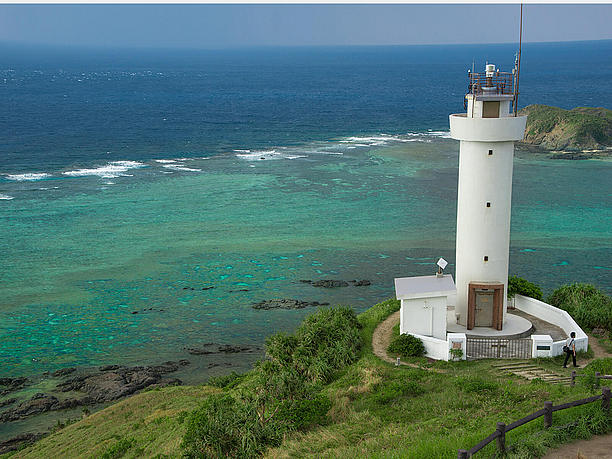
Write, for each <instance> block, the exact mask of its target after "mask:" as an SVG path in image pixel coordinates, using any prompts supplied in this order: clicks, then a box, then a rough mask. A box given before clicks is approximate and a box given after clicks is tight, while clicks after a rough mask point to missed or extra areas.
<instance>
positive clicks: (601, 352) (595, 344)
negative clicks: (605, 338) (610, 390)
mask: <svg viewBox="0 0 612 459" xmlns="http://www.w3.org/2000/svg"><path fill="white" fill-rule="evenodd" d="M588 336H589V346H590V347H591V349H593V358H592V359H587V360H583V361H582V362H580V365H581V366H583V367H584V366H587V365H588V364H589V363H591V362H592V361H593V360H594V359H601V358H603V357H612V354H608V353H607V352H606V350H605V349H604V348H603V347H602V346H601V344H599V341H598V340H597V338H595V337H594V336H591V335H588Z"/></svg>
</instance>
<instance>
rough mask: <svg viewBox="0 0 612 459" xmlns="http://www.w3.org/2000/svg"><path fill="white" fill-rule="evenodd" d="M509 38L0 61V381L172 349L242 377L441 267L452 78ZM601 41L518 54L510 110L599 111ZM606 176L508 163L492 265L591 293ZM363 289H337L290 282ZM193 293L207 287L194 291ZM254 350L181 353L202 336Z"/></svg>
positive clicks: (600, 273)
mask: <svg viewBox="0 0 612 459" xmlns="http://www.w3.org/2000/svg"><path fill="white" fill-rule="evenodd" d="M515 48H516V47H515V46H514V45H486V46H474V45H469V46H468V45H454V46H401V47H400V46H398V47H329V48H253V49H240V50H224V51H196V50H185V51H172V50H121V51H113V50H104V51H101V50H94V49H79V48H64V49H62V48H43V47H18V46H14V45H6V44H5V45H1V46H0V97H1V100H2V101H3V110H2V111H1V112H0V125H1V126H2V137H1V142H0V251H1V253H2V262H1V264H0V279H1V280H0V377H2V376H12V377H15V376H28V377H35V376H36V375H41V374H43V372H46V371H54V370H57V369H59V368H64V367H68V366H95V365H103V364H123V365H144V364H154V363H159V362H161V361H164V360H170V359H172V360H178V359H181V358H187V359H189V360H190V361H191V365H190V366H189V367H187V369H185V370H183V372H182V373H181V374H180V378H181V379H182V380H183V381H184V382H185V383H190V384H195V383H202V382H204V381H206V380H207V379H208V378H209V377H210V376H214V375H218V374H223V373H227V372H229V371H231V370H232V369H233V370H236V371H242V370H244V369H246V368H248V367H249V366H250V365H251V364H252V363H253V361H254V360H255V359H257V358H260V357H261V356H262V351H261V348H262V347H263V343H264V340H265V337H266V336H268V335H269V334H271V333H275V332H278V331H291V330H292V329H293V328H295V327H296V325H297V324H298V323H299V322H300V321H301V320H302V319H303V317H304V316H305V315H307V314H309V313H311V312H312V311H313V309H312V308H305V309H300V310H267V311H266V310H255V309H253V308H252V305H253V303H255V302H258V301H262V300H267V299H272V298H295V299H300V300H305V301H319V302H326V303H330V304H332V305H333V304H344V305H350V306H352V307H354V308H355V310H356V311H363V310H365V309H367V308H368V307H369V306H371V305H373V304H375V303H377V302H380V301H382V300H384V299H386V298H389V297H391V296H393V294H394V291H393V278H394V277H399V276H412V275H424V274H430V273H433V271H434V269H435V266H434V264H435V261H436V260H437V259H438V257H440V256H442V257H444V258H446V259H447V260H448V261H449V262H450V263H451V264H450V266H449V268H447V271H450V272H451V273H453V272H454V265H453V261H454V239H455V215H456V203H455V200H456V192H457V191H456V190H457V167H458V150H459V144H458V142H456V141H454V140H452V139H450V138H449V133H448V115H449V114H450V113H457V112H462V111H463V96H464V93H465V91H466V89H467V76H466V72H467V69H468V68H471V66H472V62H473V61H474V63H475V66H476V68H477V69H481V68H483V67H484V64H485V62H492V63H495V64H497V65H498V66H499V67H501V68H502V70H508V71H509V70H511V68H512V66H513V63H514V52H515ZM611 56H612V41H599V42H575V43H556V44H555V43H550V44H525V45H524V49H523V61H522V73H521V97H520V101H519V102H520V105H521V106H525V105H527V104H531V103H541V104H548V105H557V106H561V107H563V108H572V107H575V106H603V107H607V108H611V107H612V92H611V91H609V86H610V82H611V81H612V59H611ZM611 182H612V162H610V161H609V160H587V161H567V160H552V159H550V158H549V157H548V156H547V155H546V154H538V153H528V152H523V151H518V152H517V154H516V159H515V169H514V187H513V198H512V199H513V205H512V229H511V248H510V273H511V274H517V275H520V276H522V277H525V278H527V279H529V280H531V281H533V282H536V283H538V284H540V285H541V286H542V287H543V288H544V290H545V291H546V292H548V293H549V292H551V291H552V290H553V289H554V288H556V287H558V286H559V285H562V284H564V283H569V282H574V281H577V282H589V283H594V284H595V285H597V286H598V287H600V288H602V289H603V290H605V291H606V292H608V293H611V292H612V277H611V273H612V271H611V269H612V261H611V260H612V232H611V230H610V228H612V212H611V209H612V192H611V187H610V184H611ZM318 279H343V280H353V279H355V280H359V279H367V280H370V281H371V285H370V286H360V287H357V286H349V287H343V288H336V289H322V288H316V287H313V286H312V285H310V284H307V283H303V282H300V280H318ZM210 287H213V288H210ZM209 342H213V343H219V344H239V345H244V346H250V347H252V348H253V349H255V350H256V352H253V353H249V354H236V355H232V356H224V357H223V358H220V357H219V356H193V355H190V354H189V353H188V352H187V350H186V348H188V347H191V346H195V347H197V346H198V345H202V344H204V343H209Z"/></svg>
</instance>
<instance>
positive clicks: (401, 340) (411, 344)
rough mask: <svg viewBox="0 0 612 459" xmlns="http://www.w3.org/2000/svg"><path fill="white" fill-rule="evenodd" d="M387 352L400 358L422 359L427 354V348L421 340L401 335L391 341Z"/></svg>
mask: <svg viewBox="0 0 612 459" xmlns="http://www.w3.org/2000/svg"><path fill="white" fill-rule="evenodd" d="M387 352H389V353H390V354H398V355H399V356H400V357H420V356H422V355H424V354H425V346H424V345H423V341H421V339H420V338H417V337H416V336H412V335H399V336H397V337H396V338H394V339H393V341H391V344H389V347H388V348H387Z"/></svg>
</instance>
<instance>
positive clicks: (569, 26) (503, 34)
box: [0, 4, 612, 48]
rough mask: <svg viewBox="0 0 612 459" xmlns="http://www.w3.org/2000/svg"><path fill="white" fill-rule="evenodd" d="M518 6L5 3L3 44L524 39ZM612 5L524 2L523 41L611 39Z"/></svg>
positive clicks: (0, 9) (0, 18)
mask: <svg viewBox="0 0 612 459" xmlns="http://www.w3.org/2000/svg"><path fill="white" fill-rule="evenodd" d="M518 19H519V5H518V4H511V5H507V4H506V5H483V4H467V5H462V4H452V5H439V4H438V5H436V4H431V5H417V4H406V5H320V4H314V5H291V4H289V5H274V4H272V5H112V4H111V5H25V4H24V5H4V4H3V5H0V42H16V43H46V44H50V45H61V44H73V45H87V46H91V45H93V46H105V47H117V46H135V47H142V46H146V47H189V48H224V47H239V46H259V45H283V46H293V45H353V44H371V45H380V44H425V43H432V44H434V43H436V44H437V43H503V42H516V41H518ZM611 24H612V4H598V5H597V4H596V5H568V4H562V5H551V4H543V5H542V4H540V5H535V4H528V5H525V6H524V35H523V37H524V40H525V41H565V40H599V39H612V26H611Z"/></svg>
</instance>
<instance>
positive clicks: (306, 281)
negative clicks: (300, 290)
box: [300, 279, 312, 284]
mask: <svg viewBox="0 0 612 459" xmlns="http://www.w3.org/2000/svg"><path fill="white" fill-rule="evenodd" d="M300 282H301V283H302V284H312V281H311V280H310V279H300Z"/></svg>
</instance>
